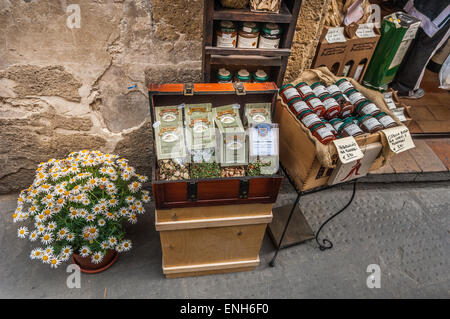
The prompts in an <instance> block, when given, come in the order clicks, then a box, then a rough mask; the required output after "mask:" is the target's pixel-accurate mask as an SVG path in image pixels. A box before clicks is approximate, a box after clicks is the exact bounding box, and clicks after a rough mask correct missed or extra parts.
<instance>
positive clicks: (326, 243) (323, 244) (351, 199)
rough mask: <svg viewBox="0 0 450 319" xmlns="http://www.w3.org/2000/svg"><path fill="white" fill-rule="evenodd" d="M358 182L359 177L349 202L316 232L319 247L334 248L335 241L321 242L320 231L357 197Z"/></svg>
mask: <svg viewBox="0 0 450 319" xmlns="http://www.w3.org/2000/svg"><path fill="white" fill-rule="evenodd" d="M356 182H357V179H355V181H354V182H353V193H352V197H351V198H350V200H349V201H348V203H347V204H346V205H345V206H344V207H343V208H342V209H341V210H339V211H338V212H337V213H335V214H333V215H332V216H331V217H329V218H328V219H327V220H326V221H325V222H324V223H323V224H322V225H321V226H320V227H319V230H318V231H317V233H316V242H317V244H318V245H319V249H320V250H326V249H330V248H333V243H332V242H331V241H330V240H328V239H326V238H325V239H322V243H320V242H319V233H320V231H321V230H322V228H323V226H325V225H326V224H327V223H328V222H329V221H330V220H332V219H333V218H335V217H336V216H337V215H339V214H340V213H342V212H343V211H344V210H345V209H346V208H347V207H348V206H349V205H350V204H351V203H352V201H353V198H354V197H355V193H356Z"/></svg>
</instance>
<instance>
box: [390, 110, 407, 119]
mask: <svg viewBox="0 0 450 319" xmlns="http://www.w3.org/2000/svg"><path fill="white" fill-rule="evenodd" d="M392 113H394V114H395V116H396V117H397V118H398V120H399V121H400V122H406V117H405V113H404V108H403V107H399V108H397V109H393V110H392Z"/></svg>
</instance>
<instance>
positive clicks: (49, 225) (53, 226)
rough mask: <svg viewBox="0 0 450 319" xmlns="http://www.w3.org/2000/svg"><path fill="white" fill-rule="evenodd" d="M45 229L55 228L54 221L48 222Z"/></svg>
mask: <svg viewBox="0 0 450 319" xmlns="http://www.w3.org/2000/svg"><path fill="white" fill-rule="evenodd" d="M47 229H48V230H50V231H51V230H54V229H56V223H55V222H50V223H48V225H47Z"/></svg>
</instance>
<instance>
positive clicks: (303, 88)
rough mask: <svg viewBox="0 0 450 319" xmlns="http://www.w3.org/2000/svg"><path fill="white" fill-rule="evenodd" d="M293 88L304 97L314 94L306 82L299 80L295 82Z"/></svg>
mask: <svg viewBox="0 0 450 319" xmlns="http://www.w3.org/2000/svg"><path fill="white" fill-rule="evenodd" d="M295 88H296V89H297V91H298V92H299V93H300V95H301V96H302V98H304V99H305V98H306V97H308V96H310V95H311V94H312V95H314V92H313V90H312V89H311V88H310V87H309V85H308V84H307V83H306V82H300V83H298V84H296V85H295Z"/></svg>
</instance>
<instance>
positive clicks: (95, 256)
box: [91, 251, 103, 264]
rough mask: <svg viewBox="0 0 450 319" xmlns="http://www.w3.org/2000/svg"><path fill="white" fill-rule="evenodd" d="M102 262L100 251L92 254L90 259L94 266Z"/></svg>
mask: <svg viewBox="0 0 450 319" xmlns="http://www.w3.org/2000/svg"><path fill="white" fill-rule="evenodd" d="M102 260H103V254H102V253H101V252H100V251H97V252H95V253H94V254H92V258H91V261H92V262H93V263H94V264H98V263H100V262H101V261H102Z"/></svg>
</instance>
